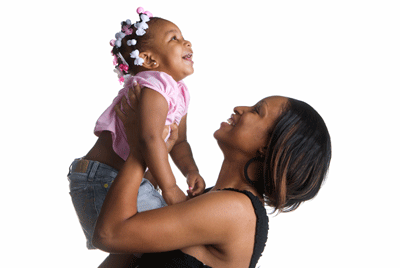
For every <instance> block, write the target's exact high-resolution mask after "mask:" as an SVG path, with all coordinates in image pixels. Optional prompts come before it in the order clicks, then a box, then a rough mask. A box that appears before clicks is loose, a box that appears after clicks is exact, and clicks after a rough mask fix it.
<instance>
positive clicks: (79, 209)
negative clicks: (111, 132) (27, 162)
mask: <svg viewBox="0 0 400 268" xmlns="http://www.w3.org/2000/svg"><path fill="white" fill-rule="evenodd" d="M117 174H118V171H117V170H115V169H113V168H112V167H110V166H107V165H105V164H102V163H100V162H97V161H90V160H85V159H75V160H74V161H73V162H72V164H71V166H70V168H69V173H68V180H69V188H70V195H71V198H72V203H73V205H74V207H75V211H76V214H77V215H78V218H79V222H80V223H81V227H82V229H83V232H84V233H85V236H86V246H87V248H88V249H95V247H94V246H93V245H92V237H93V232H94V227H95V225H96V221H97V218H98V216H99V213H100V210H101V207H102V205H103V202H104V199H105V197H106V195H107V192H108V189H110V186H111V184H112V182H113V181H114V179H115V177H116V176H117ZM166 205H167V204H166V203H165V201H164V199H163V197H162V196H161V194H160V193H159V192H158V191H157V190H156V189H155V188H154V187H153V185H152V184H151V183H150V182H149V181H148V180H146V179H144V178H143V180H142V182H141V184H140V187H139V193H138V199H137V209H138V212H142V211H146V210H151V209H156V208H161V207H164V206H166Z"/></svg>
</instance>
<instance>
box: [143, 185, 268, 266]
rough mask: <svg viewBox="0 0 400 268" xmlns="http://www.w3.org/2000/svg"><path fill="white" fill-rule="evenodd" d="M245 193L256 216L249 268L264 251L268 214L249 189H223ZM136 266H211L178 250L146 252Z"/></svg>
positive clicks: (254, 264)
mask: <svg viewBox="0 0 400 268" xmlns="http://www.w3.org/2000/svg"><path fill="white" fill-rule="evenodd" d="M223 190H229V191H235V192H239V193H243V194H245V195H246V196H247V197H249V198H250V200H251V203H252V204H253V207H254V211H255V213H256V217H257V223H256V237H255V241H254V250H253V255H252V256H251V261H250V266H249V268H255V267H256V264H257V262H258V260H259V259H260V257H261V253H262V252H263V251H264V248H265V243H266V242H267V235H268V216H267V212H266V210H265V208H264V206H263V204H262V203H261V202H260V200H259V199H258V198H257V197H256V196H254V195H253V194H252V193H250V192H249V191H239V190H237V189H223ZM136 267H137V268H175V267H182V268H211V267H210V266H207V265H205V264H203V263H202V262H201V261H199V260H198V259H196V258H195V257H193V256H190V255H188V254H185V253H183V252H182V251H180V250H174V251H168V252H161V253H146V254H143V256H142V257H141V258H140V260H139V264H138V265H137V266H136Z"/></svg>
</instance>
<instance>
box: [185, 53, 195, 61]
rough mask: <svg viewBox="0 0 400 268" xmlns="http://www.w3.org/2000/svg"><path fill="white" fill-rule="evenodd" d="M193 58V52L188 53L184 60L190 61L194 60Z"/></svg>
mask: <svg viewBox="0 0 400 268" xmlns="http://www.w3.org/2000/svg"><path fill="white" fill-rule="evenodd" d="M192 58H193V53H188V54H186V55H185V56H183V59H184V60H187V61H190V62H193V59H192Z"/></svg>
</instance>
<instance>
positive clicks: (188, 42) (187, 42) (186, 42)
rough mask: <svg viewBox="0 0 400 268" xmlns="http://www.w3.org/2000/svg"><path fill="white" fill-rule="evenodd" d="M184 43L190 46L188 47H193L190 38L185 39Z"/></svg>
mask: <svg viewBox="0 0 400 268" xmlns="http://www.w3.org/2000/svg"><path fill="white" fill-rule="evenodd" d="M184 45H185V46H188V47H192V43H190V41H189V40H185V42H184Z"/></svg>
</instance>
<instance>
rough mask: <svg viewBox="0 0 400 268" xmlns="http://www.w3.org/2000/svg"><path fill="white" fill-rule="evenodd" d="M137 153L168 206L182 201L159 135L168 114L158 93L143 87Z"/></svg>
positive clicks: (182, 195) (183, 198)
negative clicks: (138, 148)
mask: <svg viewBox="0 0 400 268" xmlns="http://www.w3.org/2000/svg"><path fill="white" fill-rule="evenodd" d="M138 108H139V138H140V150H141V151H142V154H143V157H144V160H145V162H146V164H147V166H148V167H149V170H150V172H151V174H152V175H153V177H154V179H155V180H156V181H157V184H158V185H159V187H160V188H161V190H162V194H163V197H164V199H165V201H166V202H167V204H168V205H171V204H175V203H179V202H182V201H184V200H186V195H185V194H184V193H183V192H182V190H181V189H180V188H179V187H178V186H177V184H176V180H175V177H174V175H173V173H172V169H171V166H170V165H169V162H168V152H167V149H166V145H165V142H164V140H163V138H162V132H163V129H164V126H165V121H166V117H167V113H168V104H167V102H166V100H165V98H164V97H163V96H162V95H161V94H160V93H158V92H156V91H154V90H152V89H148V88H143V89H142V91H141V94H140V101H139V107H138Z"/></svg>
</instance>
